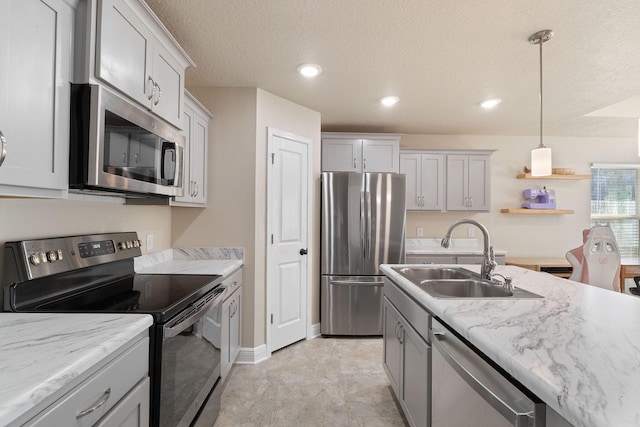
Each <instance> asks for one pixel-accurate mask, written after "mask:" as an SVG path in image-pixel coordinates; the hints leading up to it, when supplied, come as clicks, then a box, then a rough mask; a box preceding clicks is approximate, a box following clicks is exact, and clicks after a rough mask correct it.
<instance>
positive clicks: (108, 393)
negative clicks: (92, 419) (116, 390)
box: [76, 387, 111, 419]
mask: <svg viewBox="0 0 640 427" xmlns="http://www.w3.org/2000/svg"><path fill="white" fill-rule="evenodd" d="M109 396H111V387H107V389H106V390H105V391H104V393H102V397H101V398H100V399H99V400H98V401H97V402H96V403H94V405H93V406H92V407H91V408H87V409H85V410H84V411H80V412H78V413H77V414H76V419H79V418H82V417H84V416H85V415H89V414H90V413H92V412H93V411H95V410H96V409H98V408H99V407H101V406H102V405H104V404H105V403H107V400H109Z"/></svg>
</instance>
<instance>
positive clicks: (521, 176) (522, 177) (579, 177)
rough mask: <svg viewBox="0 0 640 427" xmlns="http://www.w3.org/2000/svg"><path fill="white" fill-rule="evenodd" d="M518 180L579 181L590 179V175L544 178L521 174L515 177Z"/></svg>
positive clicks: (555, 175) (556, 175) (547, 176)
mask: <svg viewBox="0 0 640 427" xmlns="http://www.w3.org/2000/svg"><path fill="white" fill-rule="evenodd" d="M516 178H518V179H566V180H579V179H591V175H575V174H574V175H558V174H554V175H546V176H531V174H530V173H521V174H518V176H517V177H516Z"/></svg>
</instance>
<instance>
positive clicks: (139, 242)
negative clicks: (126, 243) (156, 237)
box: [138, 239, 142, 247]
mask: <svg viewBox="0 0 640 427" xmlns="http://www.w3.org/2000/svg"><path fill="white" fill-rule="evenodd" d="M138 246H139V247H142V240H140V239H138Z"/></svg>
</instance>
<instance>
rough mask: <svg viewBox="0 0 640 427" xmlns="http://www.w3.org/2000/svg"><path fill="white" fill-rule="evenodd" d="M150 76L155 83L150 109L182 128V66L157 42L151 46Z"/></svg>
mask: <svg viewBox="0 0 640 427" xmlns="http://www.w3.org/2000/svg"><path fill="white" fill-rule="evenodd" d="M151 77H152V78H153V81H154V84H155V93H154V94H153V98H152V99H151V109H152V110H153V112H154V113H156V114H157V115H159V116H160V117H162V118H164V119H165V120H167V121H168V122H170V123H171V124H173V125H175V126H176V127H177V128H179V129H180V128H182V125H183V122H182V109H183V98H182V96H183V95H182V94H183V90H182V88H183V87H184V68H183V67H182V66H180V64H179V63H178V62H177V61H176V60H175V59H173V58H172V57H171V55H170V54H169V52H168V51H167V50H166V49H165V48H164V47H162V45H160V44H159V43H156V44H155V45H154V47H153V71H152V73H151Z"/></svg>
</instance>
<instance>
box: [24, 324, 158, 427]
mask: <svg viewBox="0 0 640 427" xmlns="http://www.w3.org/2000/svg"><path fill="white" fill-rule="evenodd" d="M148 373H149V338H148V337H146V336H145V337H140V338H136V339H135V340H134V341H133V342H132V344H131V345H129V346H128V347H127V348H126V349H125V350H123V351H122V352H121V353H120V354H119V355H117V356H115V358H114V359H112V360H111V361H109V362H108V363H106V364H105V365H104V366H102V367H100V368H98V369H97V371H96V372H94V373H93V374H92V375H91V376H89V377H88V378H87V379H86V380H85V381H83V382H82V383H80V384H79V385H78V386H76V387H75V388H74V389H72V390H70V391H69V392H68V393H66V394H65V395H63V396H62V397H61V398H60V399H58V401H56V402H55V403H54V404H53V405H51V406H50V407H49V408H47V409H46V410H45V411H44V412H43V413H41V414H39V415H38V416H37V417H36V418H35V419H32V420H31V421H29V422H28V423H27V424H28V425H30V426H34V427H49V426H67V427H73V426H78V427H80V426H91V425H95V426H100V427H116V426H117V427H120V426H128V427H129V426H130V427H142V426H148V425H149V376H148Z"/></svg>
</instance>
